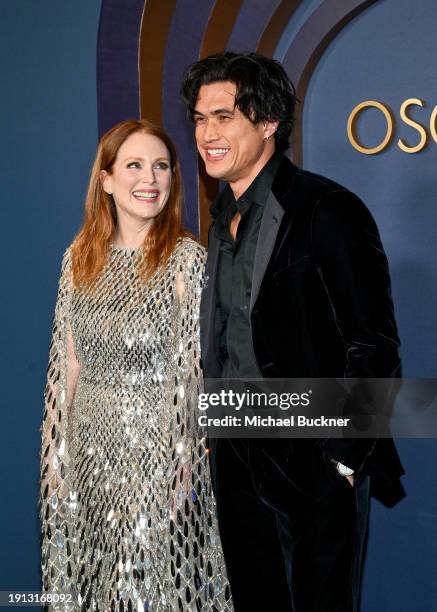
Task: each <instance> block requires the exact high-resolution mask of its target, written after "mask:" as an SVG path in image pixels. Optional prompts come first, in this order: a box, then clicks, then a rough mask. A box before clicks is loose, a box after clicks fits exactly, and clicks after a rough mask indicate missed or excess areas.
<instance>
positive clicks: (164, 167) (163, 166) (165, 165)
mask: <svg viewBox="0 0 437 612" xmlns="http://www.w3.org/2000/svg"><path fill="white" fill-rule="evenodd" d="M154 168H157V169H158V170H168V168H169V165H168V163H167V162H158V163H157V164H155V165H154Z"/></svg>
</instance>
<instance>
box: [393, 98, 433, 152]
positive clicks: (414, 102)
mask: <svg viewBox="0 0 437 612" xmlns="http://www.w3.org/2000/svg"><path fill="white" fill-rule="evenodd" d="M412 105H417V106H420V107H423V106H425V102H423V101H422V100H419V98H408V100H405V101H404V102H403V103H402V106H401V110H400V115H401V119H402V121H403V122H404V123H406V124H407V125H409V126H411V127H412V128H414V129H415V130H417V131H418V132H419V134H420V140H419V142H418V143H417V145H416V146H414V147H410V146H409V145H407V144H406V142H405V140H403V139H402V138H399V140H398V147H399V148H400V149H402V151H405V153H418V152H419V151H422V149H424V148H425V147H426V143H427V141H428V134H427V133H426V130H425V128H424V127H423V125H421V124H420V123H417V121H414V120H413V119H411V117H409V116H408V115H407V108H408V107H409V106H412Z"/></svg>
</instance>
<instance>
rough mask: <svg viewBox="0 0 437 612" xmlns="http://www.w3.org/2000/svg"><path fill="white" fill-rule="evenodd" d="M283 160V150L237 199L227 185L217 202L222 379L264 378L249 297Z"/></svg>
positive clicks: (216, 229)
mask: <svg viewBox="0 0 437 612" xmlns="http://www.w3.org/2000/svg"><path fill="white" fill-rule="evenodd" d="M281 158H282V154H281V153H275V154H274V155H273V156H272V157H271V158H270V160H269V161H268V162H267V164H266V165H265V166H264V168H263V169H262V170H261V172H260V173H259V174H258V175H257V177H256V178H255V179H254V181H253V182H252V183H251V184H250V186H249V187H248V189H247V190H246V191H245V192H244V193H243V194H242V195H241V196H240V197H239V198H238V200H235V197H234V195H233V193H232V190H231V188H230V187H229V185H228V186H227V187H226V188H225V189H224V191H223V193H222V194H221V196H220V197H219V200H218V201H217V202H216V204H215V206H214V209H215V210H220V212H219V214H218V216H217V219H216V223H215V228H214V231H215V237H216V239H218V240H219V249H220V257H219V263H218V270H217V285H216V299H217V305H218V309H219V313H220V317H221V331H220V338H219V347H220V363H221V366H222V376H223V377H224V378H260V377H261V373H260V371H259V368H258V365H257V363H256V359H255V355H254V351H253V346H252V334H251V328H250V296H251V291H252V276H253V266H254V259H255V251H256V245H257V242H258V234H259V229H260V226H261V219H262V216H263V212H264V206H265V203H266V201H267V198H268V196H269V193H270V189H271V186H272V183H273V179H274V177H275V174H276V170H277V168H278V166H279V163H280V161H281ZM237 211H238V212H239V213H240V215H241V219H240V223H239V225H238V230H237V234H236V238H235V241H234V240H233V239H232V236H231V234H230V224H231V220H232V218H233V217H234V215H235V214H236V213H237Z"/></svg>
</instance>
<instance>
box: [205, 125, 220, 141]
mask: <svg viewBox="0 0 437 612" xmlns="http://www.w3.org/2000/svg"><path fill="white" fill-rule="evenodd" d="M218 138H219V134H218V131H217V124H216V122H215V121H208V122H207V123H206V126H205V130H204V132H203V139H204V140H205V142H212V141H213V140H217V139H218Z"/></svg>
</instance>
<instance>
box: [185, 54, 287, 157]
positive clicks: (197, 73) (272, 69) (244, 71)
mask: <svg viewBox="0 0 437 612" xmlns="http://www.w3.org/2000/svg"><path fill="white" fill-rule="evenodd" d="M218 81H231V82H232V83H235V85H236V88H237V92H236V96H235V106H237V107H238V108H239V109H240V111H241V112H242V113H243V114H244V115H245V116H246V117H247V118H248V119H249V120H250V121H251V122H252V123H253V124H257V123H259V122H260V121H279V124H278V127H277V129H276V132H275V141H276V148H277V149H279V150H282V151H285V150H286V149H288V147H289V146H290V137H291V132H292V130H293V123H294V109H295V106H296V91H295V89H294V86H293V83H292V82H291V81H290V79H289V77H288V75H287V73H286V72H285V70H284V68H283V67H282V66H281V64H280V63H279V62H277V61H276V60H273V59H270V58H268V57H264V56H263V55H259V54H258V53H247V54H242V53H241V54H240V53H231V52H226V53H217V54H214V55H209V56H208V57H206V58H205V59H203V60H200V61H198V62H195V63H194V64H191V66H189V67H188V68H187V69H186V71H185V73H184V76H183V80H182V86H181V98H182V101H183V103H184V104H185V106H186V107H187V110H188V114H189V116H190V119H191V120H193V119H194V107H195V106H196V102H197V96H198V95H199V89H200V87H201V86H202V85H209V84H210V83H216V82H218Z"/></svg>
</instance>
